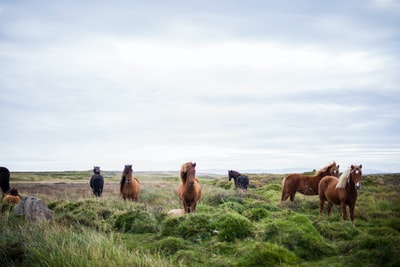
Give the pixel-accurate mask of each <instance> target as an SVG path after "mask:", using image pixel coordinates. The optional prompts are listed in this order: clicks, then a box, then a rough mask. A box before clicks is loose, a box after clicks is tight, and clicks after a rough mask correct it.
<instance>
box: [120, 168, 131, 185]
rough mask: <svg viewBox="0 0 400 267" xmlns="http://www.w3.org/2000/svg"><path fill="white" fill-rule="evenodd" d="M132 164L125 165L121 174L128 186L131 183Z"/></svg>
mask: <svg viewBox="0 0 400 267" xmlns="http://www.w3.org/2000/svg"><path fill="white" fill-rule="evenodd" d="M132 172H133V170H132V164H131V165H125V168H124V171H123V172H122V177H125V181H126V182H127V183H128V184H130V183H131V182H132Z"/></svg>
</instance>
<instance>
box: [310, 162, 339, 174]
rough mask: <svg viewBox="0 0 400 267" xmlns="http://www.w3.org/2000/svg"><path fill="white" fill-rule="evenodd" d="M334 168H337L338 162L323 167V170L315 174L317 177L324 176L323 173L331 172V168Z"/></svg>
mask: <svg viewBox="0 0 400 267" xmlns="http://www.w3.org/2000/svg"><path fill="white" fill-rule="evenodd" d="M333 166H336V162H335V161H334V162H332V163H331V164H329V165H327V166H325V167H323V168H322V169H320V170H319V171H317V172H316V173H315V175H316V176H319V175H320V174H322V173H326V172H327V171H328V170H329V168H331V167H333Z"/></svg>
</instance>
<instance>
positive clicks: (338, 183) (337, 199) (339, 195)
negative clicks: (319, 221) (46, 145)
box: [318, 165, 362, 225]
mask: <svg viewBox="0 0 400 267" xmlns="http://www.w3.org/2000/svg"><path fill="white" fill-rule="evenodd" d="M361 168H362V165H359V166H357V165H351V166H350V168H348V169H347V170H346V171H345V172H344V173H342V175H340V178H339V179H338V178H336V177H334V176H325V177H324V178H322V180H321V181H320V182H319V186H318V191H319V214H320V216H321V215H322V211H323V209H324V203H325V200H326V201H328V208H327V213H328V216H329V215H330V214H331V209H332V206H333V205H340V206H341V208H342V218H343V220H346V219H347V206H349V211H350V220H351V224H353V225H354V207H355V206H356V201H357V190H358V189H360V188H361V177H362V171H361Z"/></svg>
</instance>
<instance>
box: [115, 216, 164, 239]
mask: <svg viewBox="0 0 400 267" xmlns="http://www.w3.org/2000/svg"><path fill="white" fill-rule="evenodd" d="M114 228H115V229H116V230H118V231H121V232H124V233H137V234H141V233H157V232H159V227H158V222H157V220H156V219H155V218H154V215H153V214H152V213H148V212H147V211H143V210H136V211H129V212H126V213H123V214H121V215H118V216H117V219H116V220H115V223H114Z"/></svg>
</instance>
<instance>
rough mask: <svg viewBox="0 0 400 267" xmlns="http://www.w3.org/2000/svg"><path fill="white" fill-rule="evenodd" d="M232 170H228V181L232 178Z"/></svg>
mask: <svg viewBox="0 0 400 267" xmlns="http://www.w3.org/2000/svg"><path fill="white" fill-rule="evenodd" d="M232 172H233V171H232V170H228V178H229V181H230V180H232V178H233V173H232Z"/></svg>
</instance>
